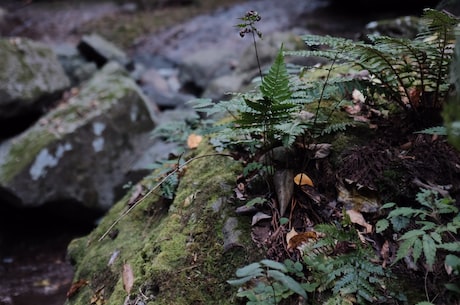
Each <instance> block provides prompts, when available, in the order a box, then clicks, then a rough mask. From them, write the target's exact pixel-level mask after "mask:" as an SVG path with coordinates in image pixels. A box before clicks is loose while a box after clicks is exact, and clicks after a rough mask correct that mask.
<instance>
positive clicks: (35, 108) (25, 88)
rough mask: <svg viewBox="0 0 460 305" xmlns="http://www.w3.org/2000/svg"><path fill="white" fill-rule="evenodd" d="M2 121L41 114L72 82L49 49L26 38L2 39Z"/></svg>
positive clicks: (0, 88)
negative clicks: (30, 114)
mask: <svg viewBox="0 0 460 305" xmlns="http://www.w3.org/2000/svg"><path fill="white" fill-rule="evenodd" d="M0 58H1V59H2V61H1V62H2V63H1V65H0V121H1V120H5V119H14V118H15V117H18V116H21V115H22V114H23V113H24V112H39V111H40V110H41V109H42V108H44V107H47V106H49V105H50V104H52V103H54V102H55V101H56V100H57V99H58V97H59V96H60V94H61V93H62V92H63V91H64V90H65V89H66V88H67V87H68V86H69V84H70V82H69V79H68V78H67V76H66V74H65V72H64V69H63V68H62V66H61V64H60V62H59V60H58V59H57V56H56V54H55V53H54V52H53V50H52V49H50V48H49V47H48V46H46V45H45V44H43V43H41V42H36V41H33V40H30V39H25V38H10V39H0Z"/></svg>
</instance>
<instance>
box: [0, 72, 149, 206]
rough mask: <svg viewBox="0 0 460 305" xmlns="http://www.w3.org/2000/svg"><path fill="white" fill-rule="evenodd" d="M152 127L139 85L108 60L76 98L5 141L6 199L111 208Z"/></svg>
mask: <svg viewBox="0 0 460 305" xmlns="http://www.w3.org/2000/svg"><path fill="white" fill-rule="evenodd" d="M153 127H154V122H153V120H152V113H151V109H150V108H149V104H148V102H147V101H146V99H145V96H144V95H143V94H142V92H141V90H140V88H139V87H138V86H137V85H136V83H135V82H134V81H133V80H132V79H131V78H129V77H127V73H126V71H125V70H124V69H122V68H121V67H120V66H119V65H118V64H116V63H111V64H108V65H106V66H105V67H104V68H103V69H102V70H101V71H99V72H98V73H97V74H96V75H95V76H94V77H93V78H91V79H90V80H89V81H88V82H87V83H86V84H85V86H83V88H82V89H81V90H80V92H79V93H78V94H77V95H76V96H74V97H72V98H70V99H69V100H68V101H67V102H66V103H65V104H62V105H60V106H59V107H57V108H56V109H54V110H53V111H51V112H49V113H48V114H47V115H46V116H44V117H43V118H42V119H41V120H40V121H39V122H37V123H36V124H35V125H34V126H33V127H31V128H29V129H28V130H27V131H26V132H24V133H23V134H21V135H20V136H18V137H16V138H13V139H11V140H9V141H7V142H5V143H3V144H2V145H1V146H0V195H1V196H2V198H1V199H0V202H1V203H2V204H3V203H5V202H9V203H12V204H15V205H18V206H25V207H27V206H39V205H43V204H45V203H48V202H64V201H67V202H68V201H72V202H78V203H80V204H81V205H84V206H86V207H88V208H92V209H96V210H108V209H109V208H110V207H111V206H112V204H113V203H114V202H115V200H116V199H117V198H115V195H114V188H115V187H116V186H117V185H119V184H121V183H122V182H123V179H124V174H125V173H127V172H128V171H129V170H130V167H131V165H132V163H134V161H136V160H137V158H139V157H140V155H141V154H142V152H143V150H144V149H145V147H146V146H147V145H149V141H148V140H149V137H150V136H149V133H150V132H151V130H152V129H153Z"/></svg>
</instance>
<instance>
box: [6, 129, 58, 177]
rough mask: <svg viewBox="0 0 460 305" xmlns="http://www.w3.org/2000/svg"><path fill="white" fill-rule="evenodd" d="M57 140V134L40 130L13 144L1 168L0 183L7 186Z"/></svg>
mask: <svg viewBox="0 0 460 305" xmlns="http://www.w3.org/2000/svg"><path fill="white" fill-rule="evenodd" d="M55 139H56V135H55V134H52V133H51V132H48V131H46V130H43V129H42V128H38V129H35V130H33V131H31V132H29V133H28V134H27V135H26V136H23V137H21V138H19V139H18V140H17V141H16V142H14V143H12V145H11V149H10V151H9V154H8V155H7V157H6V159H5V161H4V162H3V164H2V167H1V171H0V181H1V182H2V183H5V184H7V183H8V182H9V181H10V180H11V179H13V177H15V176H16V175H17V174H18V173H19V172H21V171H22V170H23V169H24V168H25V167H26V166H28V165H30V164H31V163H32V162H33V160H34V159H35V157H36V156H37V154H38V153H39V152H40V151H41V150H42V149H43V148H44V147H46V146H47V145H48V144H49V143H51V142H52V141H54V140H55Z"/></svg>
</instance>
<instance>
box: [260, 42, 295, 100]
mask: <svg viewBox="0 0 460 305" xmlns="http://www.w3.org/2000/svg"><path fill="white" fill-rule="evenodd" d="M260 92H262V95H263V97H264V99H265V100H267V101H268V102H271V103H282V102H284V101H285V100H287V99H288V98H289V97H290V96H291V90H290V85H289V74H288V72H287V69H286V65H285V63H284V54H283V46H282V45H281V48H280V50H279V51H278V55H277V56H276V58H275V61H274V62H273V64H272V66H271V67H270V70H269V71H268V74H267V75H265V77H264V78H263V79H262V84H261V85H260Z"/></svg>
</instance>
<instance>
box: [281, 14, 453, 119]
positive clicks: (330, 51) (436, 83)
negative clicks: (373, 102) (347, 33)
mask: <svg viewBox="0 0 460 305" xmlns="http://www.w3.org/2000/svg"><path fill="white" fill-rule="evenodd" d="M421 19H422V20H423V22H424V23H425V25H426V26H425V27H424V30H423V31H421V32H420V34H419V35H418V36H417V37H416V39H414V40H409V39H404V38H393V37H387V36H378V35H370V36H369V37H368V40H369V42H370V43H368V42H362V41H353V40H351V39H345V38H340V37H331V36H320V35H305V36H303V37H302V38H303V40H304V42H305V44H306V45H307V46H309V47H310V48H311V49H310V50H304V51H291V52H288V53H287V54H289V55H295V56H306V57H310V56H317V57H321V58H324V59H326V60H330V61H336V62H338V63H342V64H347V65H349V67H350V68H354V69H356V70H357V71H367V72H368V74H367V75H365V76H362V77H356V75H351V74H350V75H348V76H347V75H339V76H338V77H335V78H331V80H330V83H331V84H336V85H337V86H339V87H341V88H342V89H343V90H344V91H351V90H353V89H354V88H356V89H358V90H360V91H361V92H363V93H365V94H366V95H367V96H369V97H370V98H373V99H377V98H378V97H381V98H382V97H383V98H384V99H386V100H387V101H389V102H393V103H395V104H397V105H398V106H400V108H401V109H403V110H404V111H406V112H408V113H410V114H415V115H416V117H417V114H418V112H419V110H424V109H433V108H435V109H437V110H438V111H439V110H440V108H441V106H442V104H443V102H444V101H445V99H446V98H447V95H448V93H449V92H450V90H451V86H450V84H449V66H450V63H451V61H452V54H453V52H452V50H453V48H454V42H455V35H454V27H455V25H457V23H458V22H459V20H458V19H457V18H455V17H454V16H452V15H449V14H446V13H444V12H440V11H437V10H434V9H426V10H425V11H424V13H423V16H422V18H421Z"/></svg>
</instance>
